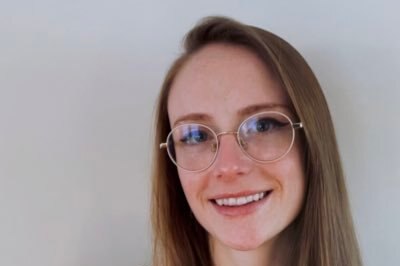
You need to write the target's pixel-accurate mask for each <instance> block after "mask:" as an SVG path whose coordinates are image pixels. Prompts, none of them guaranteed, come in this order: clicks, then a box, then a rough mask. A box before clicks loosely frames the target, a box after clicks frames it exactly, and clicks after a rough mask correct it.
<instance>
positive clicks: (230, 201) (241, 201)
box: [215, 192, 266, 206]
mask: <svg viewBox="0 0 400 266" xmlns="http://www.w3.org/2000/svg"><path fill="white" fill-rule="evenodd" d="M265 195H266V192H261V193H256V194H254V195H250V196H246V197H238V198H224V199H217V200H215V202H216V203H217V204H218V205H219V206H242V205H245V204H247V203H250V202H253V201H259V200H260V199H262V198H264V196H265Z"/></svg>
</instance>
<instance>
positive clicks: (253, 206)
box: [211, 191, 272, 217]
mask: <svg viewBox="0 0 400 266" xmlns="http://www.w3.org/2000/svg"><path fill="white" fill-rule="evenodd" d="M271 194H272V191H269V192H267V194H266V195H265V196H264V198H262V199H260V200H258V201H253V202H251V203H248V204H245V205H241V206H219V205H218V204H217V203H215V202H213V201H212V202H211V204H212V205H213V206H214V208H215V209H216V210H217V212H218V213H219V214H222V215H224V216H229V217H237V216H243V215H249V214H251V213H253V212H255V211H257V209H259V208H260V207H261V206H262V205H264V203H266V202H267V201H268V199H269V198H270V197H271Z"/></svg>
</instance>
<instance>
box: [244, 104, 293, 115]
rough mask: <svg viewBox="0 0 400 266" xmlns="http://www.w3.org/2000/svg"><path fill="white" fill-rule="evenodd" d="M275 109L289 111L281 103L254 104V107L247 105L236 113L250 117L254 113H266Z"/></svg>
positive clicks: (285, 105)
mask: <svg viewBox="0 0 400 266" xmlns="http://www.w3.org/2000/svg"><path fill="white" fill-rule="evenodd" d="M277 107H280V108H284V109H287V110H290V108H289V106H288V105H287V104H283V103H262V104H254V105H249V106H247V107H245V108H243V109H240V110H239V111H238V114H239V115H240V116H242V117H243V116H248V115H252V114H254V113H257V112H260V111H267V110H271V109H276V108H277Z"/></svg>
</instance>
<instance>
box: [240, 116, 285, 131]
mask: <svg viewBox="0 0 400 266" xmlns="http://www.w3.org/2000/svg"><path fill="white" fill-rule="evenodd" d="M251 122H252V123H250V125H249V127H248V130H249V131H253V132H266V133H268V132H271V131H273V130H276V129H279V128H282V127H284V126H286V125H287V123H282V122H280V121H278V120H277V119H274V118H269V117H264V118H259V119H257V120H253V121H251Z"/></svg>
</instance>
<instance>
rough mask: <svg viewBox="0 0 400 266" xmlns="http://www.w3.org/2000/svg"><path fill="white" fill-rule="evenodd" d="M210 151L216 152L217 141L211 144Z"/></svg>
mask: <svg viewBox="0 0 400 266" xmlns="http://www.w3.org/2000/svg"><path fill="white" fill-rule="evenodd" d="M211 151H212V152H216V151H217V143H213V144H211Z"/></svg>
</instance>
